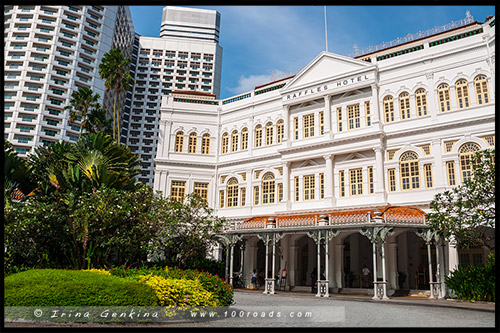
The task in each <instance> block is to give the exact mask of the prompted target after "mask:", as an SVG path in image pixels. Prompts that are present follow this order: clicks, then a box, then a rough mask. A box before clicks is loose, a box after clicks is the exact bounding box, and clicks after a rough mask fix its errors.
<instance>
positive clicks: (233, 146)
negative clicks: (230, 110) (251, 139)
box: [231, 130, 238, 151]
mask: <svg viewBox="0 0 500 333" xmlns="http://www.w3.org/2000/svg"><path fill="white" fill-rule="evenodd" d="M231 151H238V131H237V130H234V131H233V133H231Z"/></svg>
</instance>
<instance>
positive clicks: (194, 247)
mask: <svg viewBox="0 0 500 333" xmlns="http://www.w3.org/2000/svg"><path fill="white" fill-rule="evenodd" d="M151 214H152V217H151V220H152V221H155V223H156V225H157V228H158V234H157V237H156V239H154V244H152V245H153V247H154V248H155V251H156V253H158V252H159V254H160V256H164V257H165V258H166V259H167V260H169V261H170V262H172V264H175V265H177V266H179V267H184V266H185V265H186V264H187V263H188V261H190V260H192V259H195V258H204V257H205V256H206V253H207V250H208V249H209V248H210V246H211V245H213V244H214V240H213V236H214V235H215V234H216V233H217V232H219V231H220V230H221V228H222V226H223V224H224V221H225V220H224V218H220V217H217V216H215V215H214V214H213V209H211V208H210V207H208V204H207V202H206V200H205V199H203V198H201V197H200V196H198V195H196V194H189V195H187V196H186V199H185V201H184V202H179V201H176V200H174V199H172V198H166V199H165V198H160V197H158V198H157V199H156V200H155V202H154V204H153V208H152V212H151Z"/></svg>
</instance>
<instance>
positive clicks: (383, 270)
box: [380, 242, 388, 299]
mask: <svg viewBox="0 0 500 333" xmlns="http://www.w3.org/2000/svg"><path fill="white" fill-rule="evenodd" d="M380 247H381V250H382V281H383V282H385V284H384V296H383V297H382V298H383V299H387V298H388V297H387V279H386V274H385V242H382V244H380Z"/></svg>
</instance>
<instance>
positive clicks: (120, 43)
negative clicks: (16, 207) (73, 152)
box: [4, 5, 134, 156]
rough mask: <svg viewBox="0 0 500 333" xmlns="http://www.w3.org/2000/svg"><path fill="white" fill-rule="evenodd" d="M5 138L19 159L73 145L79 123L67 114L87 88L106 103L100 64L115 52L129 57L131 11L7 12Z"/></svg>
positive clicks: (48, 9) (61, 9)
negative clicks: (47, 146) (52, 146)
mask: <svg viewBox="0 0 500 333" xmlns="http://www.w3.org/2000/svg"><path fill="white" fill-rule="evenodd" d="M4 17H5V20H4V27H5V28H4V47H5V48H4V57H5V61H4V69H5V76H4V80H5V86H4V87H5V95H4V123H5V125H4V137H5V138H7V139H8V140H9V141H10V142H11V143H12V145H13V147H14V149H15V150H16V151H17V153H18V154H20V156H26V154H27V153H28V152H30V151H32V149H33V148H34V147H36V146H38V145H40V144H43V143H50V142H56V141H59V140H65V141H70V142H74V141H76V140H77V139H78V136H79V134H80V122H79V121H78V120H77V121H76V122H74V123H72V122H69V113H68V111H67V110H65V109H64V107H65V106H66V105H68V102H69V100H70V98H71V94H72V92H73V91H76V90H78V89H79V88H82V87H89V88H91V89H93V90H94V92H96V93H98V94H99V95H100V96H101V100H100V102H103V100H105V98H104V95H105V92H104V82H103V80H101V79H100V78H99V74H98V66H99V63H100V59H101V58H102V57H103V55H104V54H105V53H106V52H108V51H109V50H110V49H111V48H112V47H119V48H120V49H122V52H123V53H125V54H127V53H128V54H130V53H131V47H132V43H133V40H134V29H133V25H132V20H131V16H130V11H129V9H128V7H127V6H93V5H91V6H77V5H74V6H73V5H71V6H52V5H40V6H37V5H22V6H21V5H19V6H4Z"/></svg>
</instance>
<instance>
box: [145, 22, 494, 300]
mask: <svg viewBox="0 0 500 333" xmlns="http://www.w3.org/2000/svg"><path fill="white" fill-rule="evenodd" d="M494 91H495V18H494V17H489V18H488V19H487V20H486V22H484V23H480V22H476V21H473V22H472V21H471V22H466V23H465V24H463V25H461V26H459V27H456V28H453V29H448V30H446V31H441V32H436V33H434V34H431V35H429V36H424V37H421V38H416V39H414V40H412V41H409V42H407V43H404V44H399V45H396V46H392V47H388V48H384V49H381V50H378V51H375V52H372V53H369V54H363V55H359V56H357V57H356V58H351V57H346V56H342V55H337V54H333V53H329V52H322V53H320V54H319V55H318V56H317V57H316V58H315V59H313V60H312V61H311V62H310V63H309V64H308V65H307V66H306V67H304V68H303V69H302V70H301V71H300V72H299V73H298V74H296V75H295V76H293V77H290V78H286V79H283V80H280V81H275V82H272V83H269V84H266V85H262V86H258V87H255V89H254V90H252V91H249V92H247V93H244V94H241V95H238V96H234V97H231V98H228V99H224V100H218V99H215V96H213V95H211V94H203V93H190V92H186V91H177V92H176V91H174V92H173V93H172V94H171V95H169V96H165V95H164V96H162V101H161V116H160V122H159V128H158V130H159V142H158V149H157V153H156V158H155V175H154V177H155V179H154V189H155V190H157V191H162V192H163V193H164V194H165V195H170V196H172V197H175V198H179V199H181V198H183V197H184V195H186V194H188V193H191V192H195V193H198V194H200V195H201V196H203V197H204V198H206V199H207V201H208V203H209V205H210V206H211V207H213V208H214V209H215V213H216V214H217V215H219V216H224V217H226V219H227V222H228V224H227V227H226V229H225V230H224V232H223V233H221V234H220V235H218V239H219V240H220V242H221V244H223V245H224V246H225V247H226V248H227V250H228V251H227V252H226V253H227V258H226V259H227V263H228V267H227V275H228V276H229V279H230V280H231V281H233V277H234V276H239V277H240V278H242V279H243V281H244V285H245V286H247V287H248V286H250V285H251V283H250V276H251V274H252V271H253V270H254V269H255V270H256V271H257V272H258V273H260V272H262V275H263V276H264V279H265V283H264V292H265V293H269V294H273V293H274V291H275V289H277V288H283V287H284V288H286V290H290V289H291V290H301V289H304V288H311V286H315V285H317V286H319V288H317V296H327V295H328V293H330V292H345V291H349V290H350V288H360V289H359V290H363V291H364V292H366V293H370V294H372V295H374V297H376V298H386V297H388V296H390V295H392V294H393V293H394V292H395V291H396V290H398V289H412V290H415V289H427V290H428V293H429V294H430V296H431V298H432V297H445V296H446V295H447V290H446V286H445V285H444V278H443V277H444V276H445V275H447V274H449V272H450V271H452V270H454V269H455V268H456V267H457V265H458V264H460V263H467V262H468V263H474V264H479V263H482V262H484V261H485V257H486V256H487V253H488V250H487V249H483V248H475V249H471V250H468V251H463V250H458V249H457V248H456V247H455V246H454V245H453V244H449V243H447V242H444V241H443V240H442V239H440V238H439V237H438V235H437V234H436V233H434V232H432V231H431V230H430V229H429V226H428V224H427V221H426V212H429V203H430V202H431V201H432V200H433V198H434V196H435V195H436V194H437V193H439V192H443V191H445V190H449V189H452V188H453V187H455V186H458V185H460V184H462V183H463V182H464V180H466V179H468V178H469V177H470V174H471V164H470V156H471V154H472V153H474V152H475V151H478V150H483V149H492V148H494V146H495V95H494ZM220 253H221V252H220ZM220 253H219V255H220ZM364 266H366V267H367V268H368V269H369V271H370V274H369V281H368V283H367V282H366V281H363V280H362V269H363V268H364ZM317 271H320V274H319V276H318V275H315V272H317ZM401 273H403V274H404V275H405V279H401V276H403V274H401Z"/></svg>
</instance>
